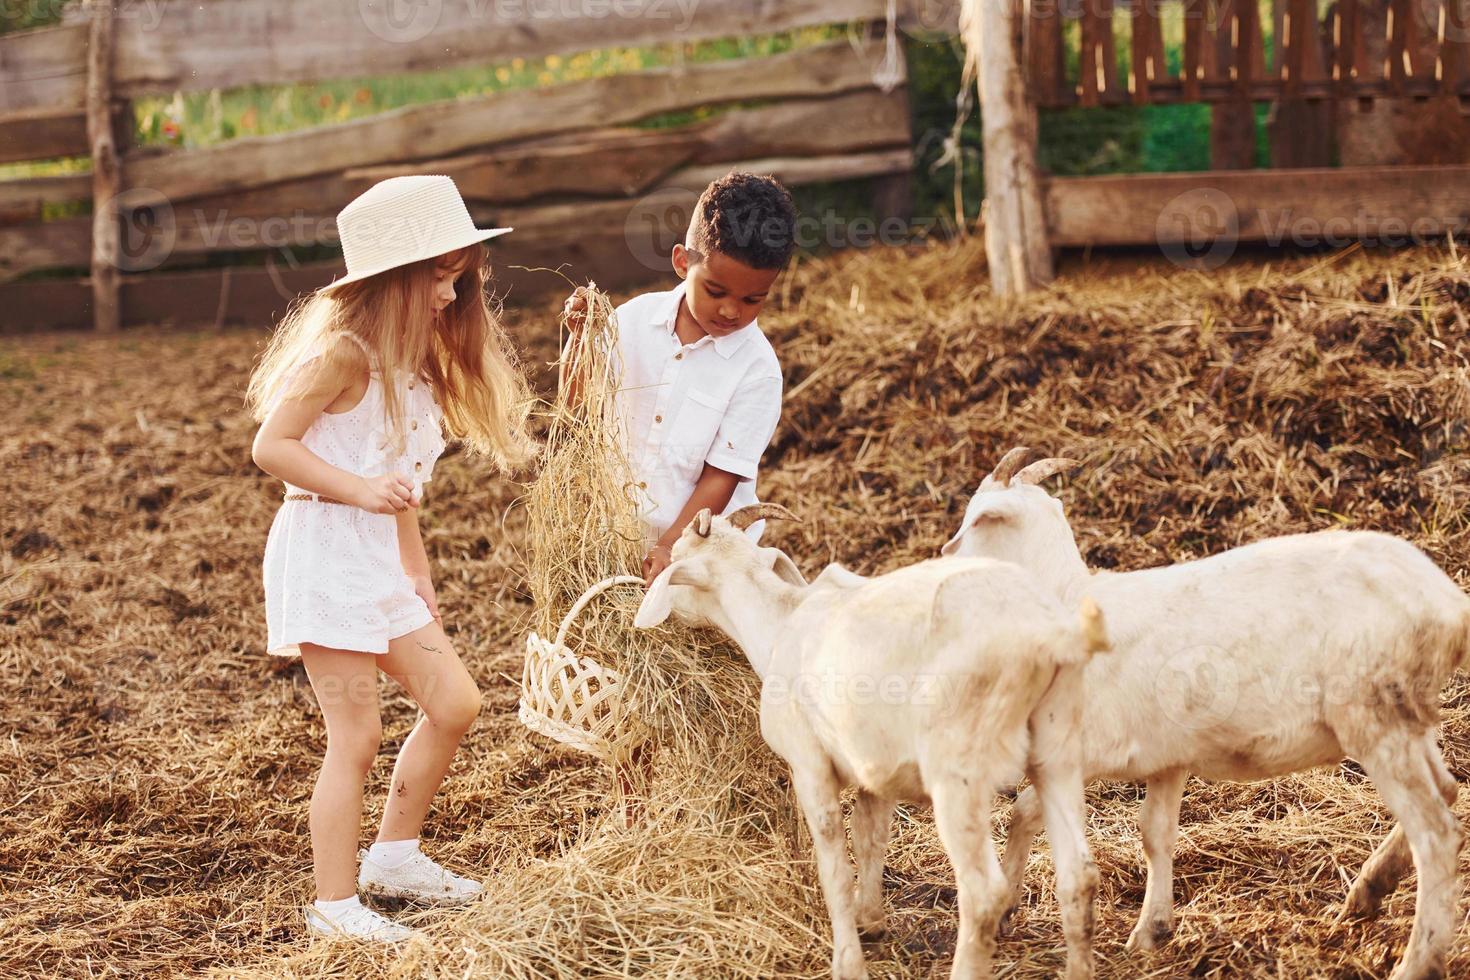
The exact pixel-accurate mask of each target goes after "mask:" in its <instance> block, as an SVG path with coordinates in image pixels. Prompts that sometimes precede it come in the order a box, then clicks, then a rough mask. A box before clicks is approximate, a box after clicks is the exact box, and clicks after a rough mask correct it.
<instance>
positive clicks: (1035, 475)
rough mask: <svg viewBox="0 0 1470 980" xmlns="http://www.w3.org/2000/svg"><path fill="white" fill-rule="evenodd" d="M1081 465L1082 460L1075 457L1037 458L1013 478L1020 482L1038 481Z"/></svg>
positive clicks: (1067, 471)
mask: <svg viewBox="0 0 1470 980" xmlns="http://www.w3.org/2000/svg"><path fill="white" fill-rule="evenodd" d="M1081 465H1082V461H1081V460H1077V459H1039V460H1037V461H1036V462H1034V463H1032V464H1031V465H1030V466H1028V467H1026V468H1025V469H1024V470H1022V471H1021V472H1019V473H1017V474H1016V477H1015V478H1016V479H1017V480H1019V481H1020V482H1022V483H1040V482H1041V481H1043V480H1045V479H1047V478H1049V477H1053V476H1056V475H1057V474H1058V473H1069V472H1071V471H1072V470H1075V469H1076V468H1077V467H1079V466H1081Z"/></svg>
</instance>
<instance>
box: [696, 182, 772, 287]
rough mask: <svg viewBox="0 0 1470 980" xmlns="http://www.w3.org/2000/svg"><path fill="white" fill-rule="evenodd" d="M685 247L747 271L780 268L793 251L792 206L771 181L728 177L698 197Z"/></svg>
mask: <svg viewBox="0 0 1470 980" xmlns="http://www.w3.org/2000/svg"><path fill="white" fill-rule="evenodd" d="M689 243H690V247H692V248H693V249H694V250H695V251H697V252H699V253H700V254H702V255H712V254H714V253H715V252H720V253H722V254H724V255H727V256H729V257H730V258H732V259H735V260H736V261H739V262H743V263H745V264H746V265H748V266H750V267H751V268H752V269H780V268H783V267H784V266H785V265H786V262H787V260H788V259H790V258H791V253H792V252H793V251H794V250H795V248H796V205H795V204H793V203H792V201H791V195H790V194H789V193H787V191H786V188H784V187H782V186H781V184H780V182H778V181H777V180H776V179H775V178H774V177H760V176H757V175H756V174H749V173H733V172H732V173H728V174H726V175H725V176H723V177H721V178H719V179H718V180H715V181H713V182H712V183H711V184H710V185H709V186H708V187H706V188H705V189H704V193H703V194H701V195H700V196H699V203H698V204H696V205H695V206H694V218H693V220H692V221H691V222H690V224H689Z"/></svg>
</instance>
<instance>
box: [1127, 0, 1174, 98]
mask: <svg viewBox="0 0 1470 980" xmlns="http://www.w3.org/2000/svg"><path fill="white" fill-rule="evenodd" d="M1130 23H1131V25H1132V29H1133V33H1132V37H1131V38H1130V41H1131V46H1130V51H1131V55H1132V56H1131V58H1130V59H1129V60H1130V64H1129V88H1130V89H1131V91H1132V96H1133V102H1134V104H1135V105H1148V103H1149V89H1150V88H1151V87H1152V86H1153V84H1154V82H1155V80H1159V81H1162V80H1163V79H1164V78H1165V77H1166V76H1167V75H1168V63H1167V62H1166V61H1165V60H1164V31H1163V27H1162V25H1160V23H1159V10H1158V7H1157V6H1156V5H1155V4H1153V3H1147V2H1136V3H1134V4H1133V7H1132V11H1131V20H1130Z"/></svg>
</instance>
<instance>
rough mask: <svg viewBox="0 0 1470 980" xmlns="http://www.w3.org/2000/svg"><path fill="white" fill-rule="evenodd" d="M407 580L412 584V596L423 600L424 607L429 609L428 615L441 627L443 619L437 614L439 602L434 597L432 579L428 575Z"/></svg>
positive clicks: (411, 576) (413, 576) (412, 576)
mask: <svg viewBox="0 0 1470 980" xmlns="http://www.w3.org/2000/svg"><path fill="white" fill-rule="evenodd" d="M408 578H409V581H411V582H412V583H413V591H414V594H415V595H417V596H418V597H419V598H420V599H422V600H424V605H426V606H428V607H429V615H431V616H433V617H434V622H436V623H438V624H439V625H440V626H441V627H443V625H444V617H443V616H441V615H440V614H439V600H438V599H437V598H435V596H434V581H433V579H431V578H429V576H428V575H410V576H409V577H408Z"/></svg>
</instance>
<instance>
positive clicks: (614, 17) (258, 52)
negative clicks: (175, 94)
mask: <svg viewBox="0 0 1470 980" xmlns="http://www.w3.org/2000/svg"><path fill="white" fill-rule="evenodd" d="M886 11H887V3H886V0H780V2H774V0H720V2H719V3H693V4H690V3H687V2H674V0H617V2H611V0H605V2H588V3H585V4H549V3H536V2H530V0H528V2H511V3H506V2H489V0H475V2H467V3H457V2H440V0H433V2H428V3H417V4H400V3H395V2H392V0H338V2H325V0H321V2H310V3H303V2H302V0H229V2H228V3H225V2H221V3H199V2H197V0H150V2H147V3H130V4H123V5H121V10H120V13H119V20H118V49H117V57H118V60H117V66H116V68H117V76H116V77H117V86H118V91H119V93H120V94H121V95H123V96H127V97H133V96H137V95H143V94H148V93H157V92H172V91H201V90H206V89H213V88H234V87H238V86H242V85H284V84H289V83H295V82H312V81H325V80H327V79H333V78H361V77H368V76H380V75H391V74H398V73H403V72H416V71H429V70H435V69H442V68H450V67H456V66H460V65H473V64H485V63H494V62H501V61H510V60H511V59H513V58H525V59H528V60H531V59H537V58H542V57H545V56H546V55H551V54H569V53H574V52H578V51H587V50H592V49H600V48H609V47H643V46H648V45H656V44H666V43H669V42H671V41H672V42H677V43H681V44H687V43H692V42H696V41H703V40H709V39H712V38H723V37H749V36H751V35H760V34H772V33H777V32H781V31H787V30H792V29H796V28H800V27H808V26H813V25H818V24H829V23H840V22H846V21H859V20H875V19H878V18H881V17H883V16H885V14H886ZM85 50H86V29H85V27H84V26H77V25H68V26H63V27H55V28H48V29H45V30H40V31H29V32H25V33H21V34H13V35H6V36H4V37H0V81H3V84H0V114H4V113H7V112H12V111H17V110H20V109H28V108H35V107H57V106H80V105H82V99H83V86H84V84H85V77H86V75H85V60H86V56H85Z"/></svg>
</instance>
